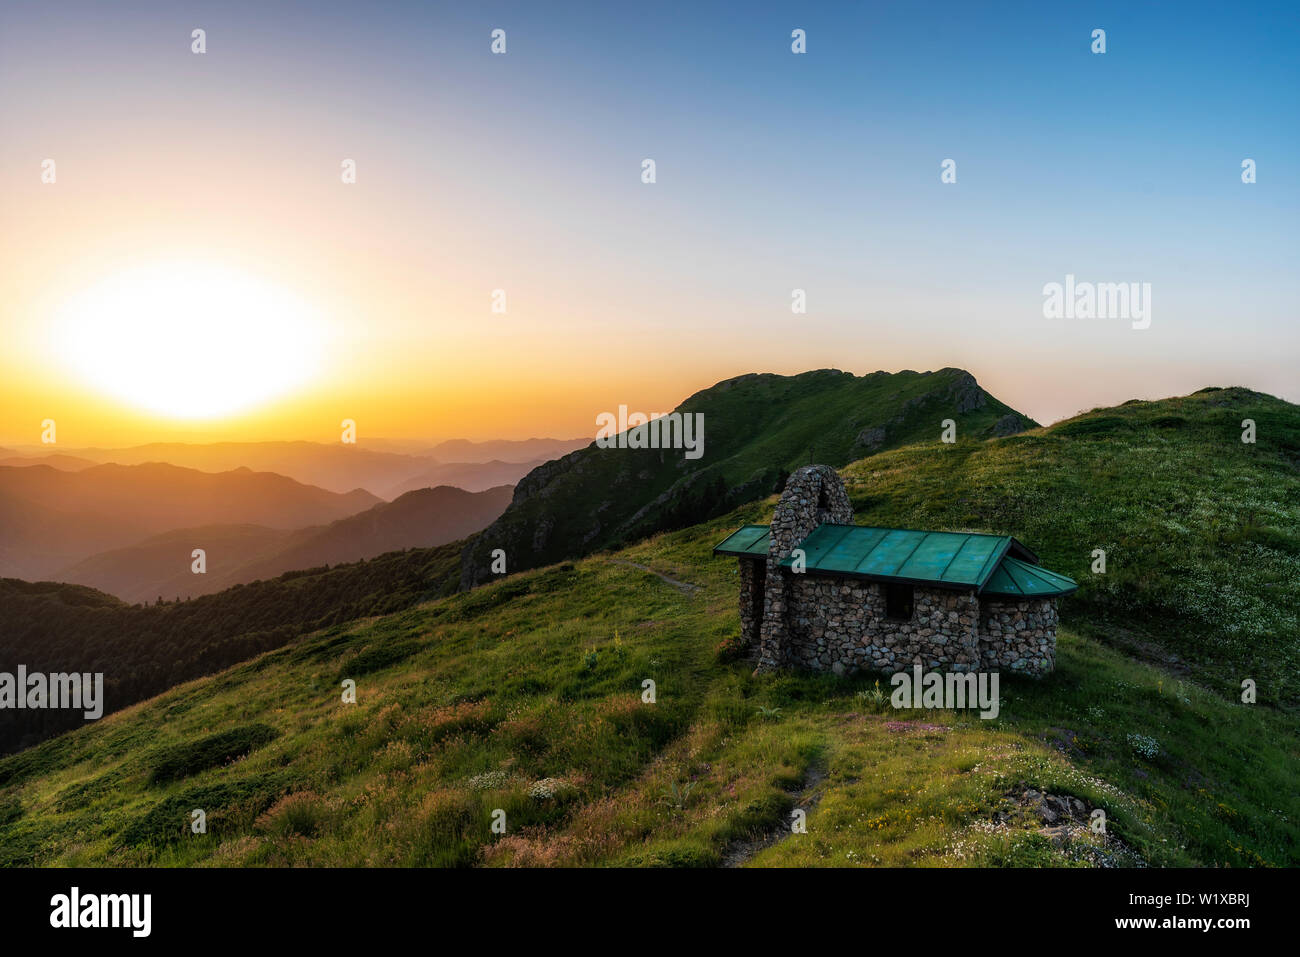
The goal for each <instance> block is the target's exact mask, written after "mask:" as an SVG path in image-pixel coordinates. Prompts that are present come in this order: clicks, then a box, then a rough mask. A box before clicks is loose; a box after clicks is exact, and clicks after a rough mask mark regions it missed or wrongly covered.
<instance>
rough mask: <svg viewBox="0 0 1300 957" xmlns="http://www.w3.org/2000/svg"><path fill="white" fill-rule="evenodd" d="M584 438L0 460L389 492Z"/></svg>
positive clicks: (479, 480) (157, 450)
mask: <svg viewBox="0 0 1300 957" xmlns="http://www.w3.org/2000/svg"><path fill="white" fill-rule="evenodd" d="M590 441H591V440H590V439H525V440H522V441H518V442H512V441H493V442H468V441H465V440H460V439H457V440H452V441H448V442H443V443H441V444H439V445H436V446H434V447H432V448H431V449H429V450H428V451H427V452H420V453H418V454H411V453H409V452H397V451H391V450H388V449H387V448H383V449H380V448H368V447H366V446H365V445H344V444H343V443H341V442H335V443H329V444H326V443H322V442H213V443H203V444H190V443H184V442H156V443H151V444H148V445H137V446H132V447H129V448H115V449H106V448H85V449H68V450H63V451H62V452H60V453H58V455H57V458H56V457H55V456H54V455H48V454H43V455H39V456H38V455H36V454H35V453H31V452H29V453H28V454H27V455H24V456H22V457H19V454H18V453H16V452H12V451H10V450H5V449H0V455H3V456H5V457H6V458H10V459H13V461H7V462H0V465H3V464H9V465H34V464H43V465H52V466H54V467H55V468H60V469H66V470H75V469H76V468H82V467H86V466H89V465H93V464H96V463H99V464H107V463H114V464H118V465H140V464H143V463H147V462H166V463H168V464H171V465H177V466H180V467H182V468H191V469H198V470H200V471H203V472H228V471H232V470H234V469H238V468H249V469H252V470H253V471H255V472H274V473H276V474H277V475H285V476H288V477H289V478H292V479H295V480H296V481H299V482H302V483H303V484H305V485H315V486H318V487H319V488H323V489H325V490H327V491H331V492H339V493H345V492H350V491H352V490H354V489H365V490H366V491H368V492H370V493H371V494H373V495H375V496H378V497H384V498H394V497H396V496H397V495H400V494H402V493H403V492H408V491H410V490H412V489H415V488H430V487H434V486H437V485H456V486H457V487H460V488H464V489H467V490H468V491H482V490H483V489H487V488H491V487H493V486H495V485H503V484H513V483H514V482H516V481H518V480H519V479H520V478H521V477H523V476H524V475H525V474H526V473H527V472H528V470H529V469H531V468H533V467H535V466H536V465H537V464H538V463H539V462H541V461H545V460H546V459H548V458H554V457H556V456H559V455H563V454H564V453H565V452H569V451H572V450H573V449H575V448H580V447H582V446H583V445H586V444H587V443H588V442H590ZM504 463H511V464H512V465H513V466H514V467H513V468H504V467H503V464H504ZM520 463H524V464H523V465H521V464H520Z"/></svg>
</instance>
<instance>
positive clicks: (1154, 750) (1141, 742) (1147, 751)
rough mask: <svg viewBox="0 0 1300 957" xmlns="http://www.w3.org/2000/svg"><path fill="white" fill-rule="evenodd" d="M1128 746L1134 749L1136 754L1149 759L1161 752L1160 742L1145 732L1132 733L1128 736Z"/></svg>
mask: <svg viewBox="0 0 1300 957" xmlns="http://www.w3.org/2000/svg"><path fill="white" fill-rule="evenodd" d="M1128 746H1129V747H1130V748H1132V749H1133V753H1134V754H1137V755H1139V756H1140V757H1143V758H1146V759H1147V760H1150V759H1151V758H1154V757H1155V756H1156V755H1158V754H1159V753H1160V742H1158V741H1157V740H1156V739H1155V738H1151V737H1148V736H1147V735H1145V734H1136V733H1134V734H1130V735H1129V736H1128Z"/></svg>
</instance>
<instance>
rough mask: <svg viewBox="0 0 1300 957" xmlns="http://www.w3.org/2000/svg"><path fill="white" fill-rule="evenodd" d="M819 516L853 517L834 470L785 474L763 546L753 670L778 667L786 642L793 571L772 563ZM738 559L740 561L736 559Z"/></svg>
mask: <svg viewBox="0 0 1300 957" xmlns="http://www.w3.org/2000/svg"><path fill="white" fill-rule="evenodd" d="M824 522H834V523H836V524H838V525H851V524H852V523H853V506H852V505H851V504H849V495H848V492H846V491H845V489H844V483H843V482H842V481H841V480H840V477H839V475H838V474H837V473H836V472H835V470H834V469H833V468H831V467H830V466H829V465H805V466H804V467H803V468H801V469H798V470H796V471H795V472H793V473H791V475H790V477H789V478H788V479H787V480H786V483H785V490H784V491H782V493H781V500H780V501H779V502H777V503H776V511H775V512H774V513H773V515H772V525H771V533H772V539H771V542H770V543H769V545H768V547H767V566H766V568H767V574H766V580H765V582H764V588H763V623H762V626H761V627H760V629H759V647H758V668H757V669H756V670H758V671H768V670H771V669H773V668H780V667H782V666H783V665H785V664H786V661H787V659H788V656H789V649H788V647H787V638H788V630H789V629H788V616H787V601H788V597H787V591H788V588H789V582H790V579H791V578H793V577H797V576H795V575H794V574H793V573H791V572H788V571H787V570H786V569H784V568H781V567H780V566H779V565H778V564H777V563H778V562H779V561H781V559H783V558H785V557H787V556H788V555H789V554H790V552H791V551H792V550H793V549H794V547H795V546H796V545H798V544H799V543H800V542H802V541H803V540H804V539H805V538H807V537H808V535H809V534H810V533H811V532H812V531H813V530H814V529H815V528H817V526H818V525H821V524H823V523H824ZM742 564H743V563H742Z"/></svg>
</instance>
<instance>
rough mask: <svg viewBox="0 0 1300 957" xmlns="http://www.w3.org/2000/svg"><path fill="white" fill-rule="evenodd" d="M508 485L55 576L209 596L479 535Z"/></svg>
mask: <svg viewBox="0 0 1300 957" xmlns="http://www.w3.org/2000/svg"><path fill="white" fill-rule="evenodd" d="M511 492H512V489H511V487H510V486H508V485H503V486H499V487H497V488H492V489H487V490H485V491H482V492H467V491H465V490H463V489H459V488H452V487H450V486H446V485H443V486H439V487H437V488H423V489H417V490H415V491H411V492H408V493H406V494H405V495H402V496H400V497H399V498H398V499H396V500H395V501H393V502H381V503H380V504H378V505H375V506H374V507H373V508H370V509H367V510H366V511H364V512H360V513H358V514H356V515H350V516H348V517H347V518H342V519H339V520H338V521H335V522H332V523H330V524H329V525H325V526H312V527H308V528H302V529H297V530H292V531H291V530H285V529H275V528H267V527H263V526H260V525H210V526H206V527H200V528H187V529H179V530H173V531H169V532H165V533H163V534H161V535H156V536H154V537H152V538H149V539H146V540H145V541H142V542H139V543H137V544H134V545H130V546H128V547H126V548H119V549H113V550H111V551H107V552H103V553H101V554H98V555H94V556H91V557H90V558H87V559H85V560H84V561H80V562H77V563H76V564H74V565H72V566H70V567H68V568H65V569H63V570H61V571H60V572H58V573H57V574H55V575H54V576H53V578H54V579H55V580H56V581H62V582H71V583H74V584H78V585H87V586H89V587H92V588H95V589H98V590H99V591H103V592H107V593H108V594H111V595H115V596H117V597H118V598H121V599H123V600H124V601H127V602H132V603H135V602H148V601H153V600H154V599H155V598H158V597H162V598H165V599H167V600H169V601H170V600H172V599H173V598H190V597H197V596H199V595H208V594H212V593H213V592H219V591H222V590H223V589H226V588H229V587H231V586H232V585H240V584H245V583H247V582H252V581H257V580H260V579H271V578H275V577H276V576H278V575H281V574H283V573H284V572H287V571H295V570H298V569H308V568H318V567H321V566H325V565H337V564H341V563H345V562H355V561H361V560H364V559H368V558H374V557H375V556H377V555H382V554H384V553H385V552H392V551H399V550H402V549H407V548H417V547H423V548H427V547H431V546H436V545H442V544H445V543H447V542H453V541H457V540H459V539H463V538H466V537H467V536H469V535H472V534H473V533H474V532H477V531H479V530H481V529H482V528H484V527H486V526H487V525H488V524H490V523H491V522H492V520H493V519H495V518H496V517H497V516H499V515H500V514H501V513H502V512H503V511H505V508H506V506H507V505H508V504H509V503H510V496H511ZM195 548H202V549H203V550H204V553H205V561H206V565H207V570H206V572H205V573H204V574H195V573H194V571H193V570H192V568H191V558H190V555H191V552H192V550H193V549H195Z"/></svg>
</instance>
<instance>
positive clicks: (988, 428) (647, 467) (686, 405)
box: [461, 369, 1037, 588]
mask: <svg viewBox="0 0 1300 957" xmlns="http://www.w3.org/2000/svg"><path fill="white" fill-rule="evenodd" d="M674 411H675V412H681V413H683V414H694V413H700V414H702V415H703V416H704V454H703V455H702V456H701V457H699V458H696V459H688V458H686V457H685V455H684V453H683V451H682V450H676V449H632V448H600V447H598V446H597V445H595V444H594V443H593V444H591V445H590V446H588V447H587V448H584V449H580V450H578V451H575V452H571V453H569V454H568V455H565V456H564V457H563V458H561V459H558V460H556V461H553V462H547V463H546V464H544V465H541V466H539V467H538V468H536V469H534V470H533V471H532V472H530V473H529V474H528V475H527V476H525V477H524V478H523V479H522V480H521V481H520V482H519V484H518V485H516V486H515V494H514V499H513V501H512V502H511V503H510V507H509V508H508V509H506V511H505V514H503V515H502V516H501V518H499V519H498V520H497V521H495V522H493V523H492V525H491V526H489V527H488V528H487V529H485V530H484V532H483V533H482V534H481V535H479V536H477V537H476V538H475V539H474V540H473V541H472V542H470V544H469V545H468V546H467V547H466V550H465V554H464V556H463V559H462V570H461V586H462V587H464V588H469V587H472V586H474V585H476V584H479V583H481V582H484V581H488V580H490V579H491V578H492V577H493V574H492V571H491V553H492V551H493V549H497V548H501V549H504V550H505V552H506V556H507V567H508V568H509V570H511V571H518V570H522V569H526V568H534V567H536V566H538V565H545V564H549V563H551V562H556V561H560V560H562V559H566V558H575V557H579V556H582V555H586V554H590V553H591V552H594V551H598V550H600V549H603V548H611V547H617V546H619V545H621V544H623V543H626V542H630V541H633V540H635V539H637V538H641V537H644V536H646V535H650V534H653V533H655V532H659V531H664V530H666V529H673V528H681V527H683V526H686V525H690V524H693V523H695V522H700V521H704V520H706V519H709V518H712V517H713V516H716V515H720V514H722V513H724V512H726V511H728V510H730V509H732V508H735V507H736V506H737V505H740V504H742V503H744V502H749V501H753V500H755V499H758V498H762V497H763V496H765V495H768V494H770V493H771V492H773V491H775V490H777V489H778V488H779V487H780V485H781V483H782V482H783V481H784V479H785V476H786V475H787V474H789V472H790V471H791V470H792V469H794V468H796V467H797V466H799V465H804V464H807V463H808V462H810V461H817V462H823V463H826V464H829V465H834V466H841V465H844V464H846V463H848V462H851V461H853V460H855V459H859V458H862V457H863V456H866V455H870V454H872V453H874V452H879V451H881V450H884V449H889V448H894V447H895V446H898V445H902V444H905V443H908V442H916V441H922V440H925V441H935V442H937V441H939V438H940V433H941V431H942V429H943V426H942V423H943V421H944V420H945V419H952V420H953V421H954V422H955V423H956V429H957V437H958V438H960V439H969V438H988V437H991V436H995V435H1010V434H1014V433H1016V432H1020V431H1023V430H1024V429H1026V428H1030V427H1033V426H1035V425H1036V424H1037V423H1035V422H1034V421H1033V420H1032V419H1030V418H1028V417H1027V416H1023V415H1021V414H1020V413H1018V412H1016V411H1015V410H1014V409H1012V408H1011V407H1010V406H1007V405H1005V404H1003V403H1002V402H999V401H998V400H997V399H995V398H993V397H992V396H991V395H989V394H988V393H987V392H985V391H984V390H983V389H982V388H980V386H979V384H978V383H977V382H976V381H975V378H974V376H972V375H971V374H970V373H969V372H964V371H962V370H961V369H940V370H939V371H937V372H912V371H910V370H909V371H904V372H898V373H892V374H891V373H886V372H874V373H871V374H870V375H866V376H855V375H853V374H851V373H847V372H841V371H839V370H838V369H822V370H818V371H815V372H805V373H802V374H801V375H795V376H781V375H771V374H750V375H743V376H738V377H736V378H734V379H727V380H725V381H723V382H719V383H718V384H717V385H714V386H712V387H711V388H708V389H705V390H703V391H702V392H697V393H696V394H695V395H693V396H691V397H690V398H688V399H687V400H686V401H684V402H683V403H682V404H681V405H679V406H678V407H677V408H676V409H675V410H674Z"/></svg>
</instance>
